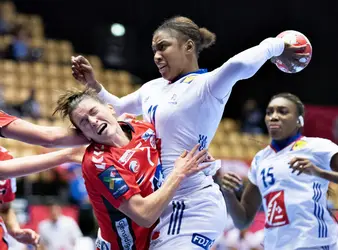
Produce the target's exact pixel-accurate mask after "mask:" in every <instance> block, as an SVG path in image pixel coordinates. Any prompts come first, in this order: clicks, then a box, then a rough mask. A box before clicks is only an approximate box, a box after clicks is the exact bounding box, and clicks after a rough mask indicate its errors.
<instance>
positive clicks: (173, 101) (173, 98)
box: [168, 94, 177, 104]
mask: <svg viewBox="0 0 338 250" xmlns="http://www.w3.org/2000/svg"><path fill="white" fill-rule="evenodd" d="M176 100H177V95H176V94H173V95H172V97H171V98H170V101H169V102H168V103H169V104H177V101H176Z"/></svg>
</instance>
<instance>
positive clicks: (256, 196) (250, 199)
mask: <svg viewBox="0 0 338 250" xmlns="http://www.w3.org/2000/svg"><path fill="white" fill-rule="evenodd" d="M241 185H242V184H241V179H240V177H239V176H237V175H236V174H234V173H227V174H225V175H224V176H223V179H222V190H223V194H224V198H225V203H226V205H227V209H228V213H229V214H230V216H231V218H232V220H233V222H234V224H235V226H236V227H237V228H238V229H240V230H243V229H245V228H247V227H249V226H250V224H251V223H252V221H253V219H254V218H255V215H256V213H257V211H258V209H259V207H260V206H261V204H262V198H261V195H260V192H259V189H258V187H257V186H256V185H254V184H252V183H251V182H250V181H249V183H248V184H247V186H246V187H245V189H244V191H243V195H242V197H241V200H240V201H239V200H238V199H237V197H236V195H235V191H234V190H236V189H238V188H240V187H241Z"/></svg>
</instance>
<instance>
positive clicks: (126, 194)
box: [82, 120, 163, 250]
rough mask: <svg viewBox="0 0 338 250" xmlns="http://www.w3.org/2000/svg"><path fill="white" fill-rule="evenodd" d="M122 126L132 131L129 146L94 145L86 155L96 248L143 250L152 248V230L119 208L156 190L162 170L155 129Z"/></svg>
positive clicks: (138, 124) (142, 125)
mask: <svg viewBox="0 0 338 250" xmlns="http://www.w3.org/2000/svg"><path fill="white" fill-rule="evenodd" d="M121 126H129V128H130V129H132V130H133V132H132V139H131V141H130V143H129V144H128V145H126V146H125V147H122V148H115V147H111V146H106V145H101V144H96V143H92V144H91V145H90V146H89V147H88V148H87V150H86V153H85V155H84V159H83V164H82V170H83V177H84V179H85V184H86V188H87V191H88V195H89V198H90V201H91V204H92V206H93V208H94V213H95V216H96V218H97V220H98V224H99V227H100V233H99V237H98V240H97V244H96V245H97V248H98V249H101V250H103V249H104V250H108V249H128V250H129V249H135V250H143V249H148V248H149V242H150V234H151V231H152V228H144V227H141V226H139V225H137V224H136V223H134V222H133V221H132V220H131V219H130V218H129V217H127V216H126V215H124V214H123V213H122V212H120V211H119V210H118V207H119V206H120V205H121V203H122V202H123V201H125V200H128V199H129V198H130V197H132V196H133V195H136V194H140V195H142V196H143V197H145V196H148V195H150V194H151V193H153V192H154V191H155V190H157V189H158V188H159V187H160V185H161V184H162V182H163V175H162V167H161V164H160V159H159V153H158V151H157V148H156V139H155V130H154V127H153V125H152V124H150V123H146V122H142V121H137V120H133V121H132V122H131V123H130V124H126V123H121Z"/></svg>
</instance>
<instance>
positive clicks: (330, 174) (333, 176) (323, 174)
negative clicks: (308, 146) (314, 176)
mask: <svg viewBox="0 0 338 250" xmlns="http://www.w3.org/2000/svg"><path fill="white" fill-rule="evenodd" d="M318 177H320V178H323V179H325V180H327V181H330V182H334V183H338V172H334V171H328V170H321V171H320V172H319V173H318Z"/></svg>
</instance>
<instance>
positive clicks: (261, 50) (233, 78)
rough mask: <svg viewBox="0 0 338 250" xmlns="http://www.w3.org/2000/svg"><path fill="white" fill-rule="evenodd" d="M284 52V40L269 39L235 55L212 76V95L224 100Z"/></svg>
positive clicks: (210, 78)
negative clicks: (239, 84)
mask: <svg viewBox="0 0 338 250" xmlns="http://www.w3.org/2000/svg"><path fill="white" fill-rule="evenodd" d="M283 51H284V41H283V40H282V39H280V38H268V39H265V40H264V41H263V42H261V44H259V45H257V46H255V47H252V48H250V49H247V50H245V51H243V52H241V53H239V54H237V55H235V56H234V57H232V58H230V59H229V60H228V61H227V62H226V63H224V64H223V65H222V66H221V67H220V68H218V69H216V70H214V71H213V72H212V74H211V75H210V77H209V79H208V82H207V84H208V88H209V90H210V92H211V94H212V95H213V96H214V97H216V98H218V99H223V98H224V97H225V96H227V95H228V93H229V92H230V91H231V89H232V87H233V86H234V85H235V83H236V82H237V81H239V80H243V79H247V78H250V77H252V76H253V75H254V74H255V73H256V72H257V71H258V70H259V69H260V68H261V67H262V66H263V64H264V63H265V62H266V61H267V60H269V59H271V58H272V57H275V56H279V55H281V54H282V53H283Z"/></svg>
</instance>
